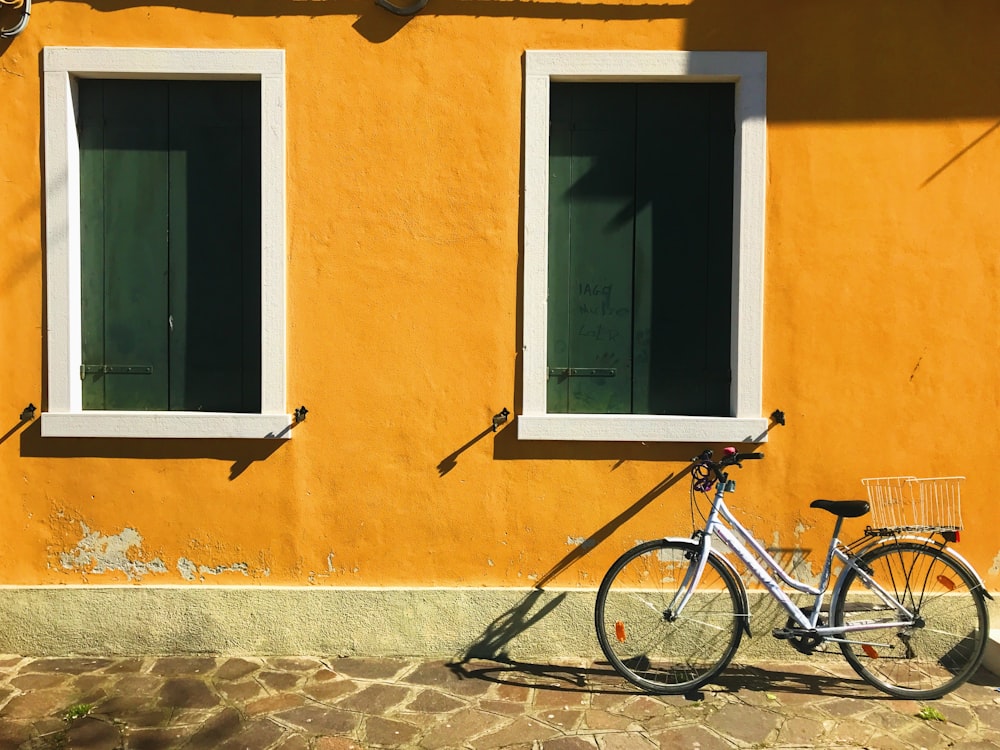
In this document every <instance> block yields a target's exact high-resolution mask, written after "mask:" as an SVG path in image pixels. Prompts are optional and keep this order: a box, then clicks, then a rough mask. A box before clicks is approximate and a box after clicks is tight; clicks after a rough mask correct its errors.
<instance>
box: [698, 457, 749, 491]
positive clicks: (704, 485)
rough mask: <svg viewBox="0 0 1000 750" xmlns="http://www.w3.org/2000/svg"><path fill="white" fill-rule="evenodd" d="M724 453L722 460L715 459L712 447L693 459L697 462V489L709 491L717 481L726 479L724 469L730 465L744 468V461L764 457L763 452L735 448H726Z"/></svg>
mask: <svg viewBox="0 0 1000 750" xmlns="http://www.w3.org/2000/svg"><path fill="white" fill-rule="evenodd" d="M723 453H724V454H725V455H723V457H722V459H721V460H719V461H713V460H712V455H713V454H712V451H711V449H705V450H703V451H702V452H701V455H700V456H697V457H696V458H692V459H691V461H692V463H694V464H695V466H694V470H693V474H694V484H695V489H697V490H698V491H700V492H708V491H709V490H710V489H711V488H712V485H713V484H715V482H716V481H719V482H725V481H726V475H725V472H724V471H723V469H725V468H727V467H729V466H736V467H740V468H742V462H743V461H755V460H757V459H760V458H764V454H763V453H737V452H736V449H735V448H726V449H725V450H724V451H723ZM699 470H700V471H699ZM713 475H714V477H713Z"/></svg>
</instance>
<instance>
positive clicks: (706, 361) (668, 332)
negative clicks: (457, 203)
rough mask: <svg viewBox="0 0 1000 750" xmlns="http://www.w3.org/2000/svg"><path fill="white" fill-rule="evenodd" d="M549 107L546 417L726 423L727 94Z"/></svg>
mask: <svg viewBox="0 0 1000 750" xmlns="http://www.w3.org/2000/svg"><path fill="white" fill-rule="evenodd" d="M550 101H551V108H550V115H551V122H550V154H549V157H550V162H549V312H548V327H549V328H548V330H549V338H548V347H549V349H548V351H549V368H550V377H549V387H548V403H547V409H548V411H549V412H550V413H565V412H571V413H637V414H686V415H728V414H729V413H730V412H729V409H730V406H729V398H730V397H729V382H730V364H729V362H730V342H731V328H732V325H731V285H732V264H733V258H732V230H733V224H732V199H733V193H732V185H733V123H734V87H733V86H732V85H731V84H688V83H683V84H675V83H649V84H647V83H638V84H626V83H558V82H557V83H553V84H552V85H551V89H550ZM574 370H575V371H576V372H578V373H581V375H579V376H574V375H573V371H574ZM611 372H613V373H614V374H613V376H611V375H610V373H611Z"/></svg>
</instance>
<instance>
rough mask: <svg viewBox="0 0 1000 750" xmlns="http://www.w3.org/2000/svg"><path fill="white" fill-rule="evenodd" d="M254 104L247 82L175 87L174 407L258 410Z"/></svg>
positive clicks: (172, 136)
mask: <svg viewBox="0 0 1000 750" xmlns="http://www.w3.org/2000/svg"><path fill="white" fill-rule="evenodd" d="M259 101H260V95H259V88H258V86H257V85H256V84H253V83H236V82H233V83H227V84H225V85H220V84H219V83H216V82H196V81H184V82H180V81H176V82H173V83H172V84H171V99H170V205H171V211H170V315H171V320H172V324H173V325H172V328H171V335H170V405H171V408H172V409H182V410H186V411H233V412H240V411H257V410H259V409H260V365H259V362H260V291H259V281H260V239H259V231H260V229H259V224H260V211H259V208H257V207H258V206H259V204H260V127H259V124H260V105H259ZM254 105H256V106H254Z"/></svg>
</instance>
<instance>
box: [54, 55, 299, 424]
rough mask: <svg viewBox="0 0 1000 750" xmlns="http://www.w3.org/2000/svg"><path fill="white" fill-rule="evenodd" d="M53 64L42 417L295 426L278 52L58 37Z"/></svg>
mask: <svg viewBox="0 0 1000 750" xmlns="http://www.w3.org/2000/svg"><path fill="white" fill-rule="evenodd" d="M44 74H45V113H44V114H45V122H44V128H45V165H46V175H45V176H46V186H45V195H46V263H47V269H48V271H47V273H48V276H47V289H46V295H47V300H46V303H47V316H48V320H49V331H48V352H49V356H48V378H49V393H48V409H47V410H46V412H45V413H43V415H42V434H43V435H45V436H67V437H240V438H245V437H289V436H290V434H291V433H290V430H289V429H288V428H289V426H290V424H291V421H290V417H289V415H288V414H286V413H285V411H286V405H285V351H284V349H285V344H284V341H285V312H284V309H285V229H284V214H285V207H284V201H285V197H284V59H283V53H282V52H280V51H273V50H268V51H232V50H149V49H101V48H49V49H46V50H45V52H44ZM262 125H263V127H262Z"/></svg>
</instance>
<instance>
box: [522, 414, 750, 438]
mask: <svg viewBox="0 0 1000 750" xmlns="http://www.w3.org/2000/svg"><path fill="white" fill-rule="evenodd" d="M767 427H768V421H767V420H766V419H764V418H763V417H749V418H748V417H675V416H660V415H635V414H522V415H521V416H519V417H518V419H517V437H518V439H519V440H599V441H633V442H650V443H654V442H661V443H764V442H767Z"/></svg>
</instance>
